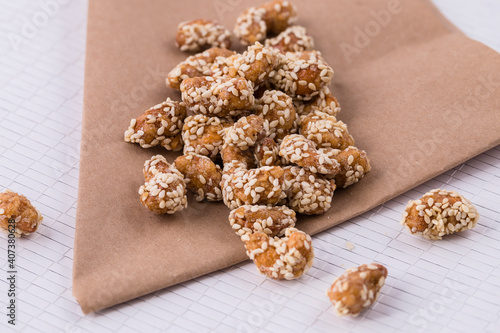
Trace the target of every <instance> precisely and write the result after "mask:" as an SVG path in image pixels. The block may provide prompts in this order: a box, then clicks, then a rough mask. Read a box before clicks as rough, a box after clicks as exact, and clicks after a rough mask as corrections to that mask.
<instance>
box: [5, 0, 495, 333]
mask: <svg viewBox="0 0 500 333" xmlns="http://www.w3.org/2000/svg"><path fill="white" fill-rule="evenodd" d="M48 2H50V1H48V0H47V1H40V2H35V1H29V0H23V1H8V0H0V6H1V10H0V26H1V30H0V33H1V35H2V36H1V39H0V190H1V189H3V188H10V189H12V190H14V191H19V192H22V193H23V194H25V195H26V196H28V197H29V198H30V199H32V201H33V202H34V204H35V205H36V206H37V207H38V208H39V209H40V210H41V211H42V212H43V214H44V216H45V220H44V223H43V225H42V227H41V228H40V229H39V232H37V233H36V234H34V235H32V236H30V237H29V238H26V239H24V238H23V239H18V242H17V253H18V257H17V265H18V275H17V277H18V285H17V288H18V292H19V294H18V322H17V325H16V329H17V330H22V331H26V332H34V331H42V332H113V331H120V332H138V331H140V332H159V331H165V330H166V331H174V332H178V331H186V332H208V331H217V332H234V331H237V330H240V331H241V332H257V331H259V332H260V331H262V332H281V331H284V330H288V331H290V332H292V331H293V332H295V331H297V332H331V331H334V330H336V329H337V330H341V331H355V332H400V331H405V332H424V331H426V332H427V331H428V332H478V331H489V332H498V331H500V319H499V318H500V241H499V240H500V207H499V205H498V203H499V202H500V147H496V148H495V149H492V150H490V151H488V152H486V153H484V154H482V155H480V156H478V157H476V158H474V159H472V160H470V161H468V162H466V163H465V164H463V165H461V166H459V167H457V168H455V169H453V170H450V171H448V172H445V173H444V174H442V175H440V176H438V177H436V178H435V179H433V180H431V181H429V182H427V183H425V184H423V185H421V186H419V187H417V188H415V189H413V190H411V191H409V192H407V193H405V194H404V195H401V196H399V197H397V198H396V199H394V200H391V201H389V202H387V203H386V204H384V205H383V206H381V207H378V208H376V209H374V210H372V211H370V212H368V213H365V214H363V215H361V216H359V217H357V218H354V219H352V220H351V221H350V222H346V223H343V224H341V225H340V226H337V227H334V228H332V229H330V230H328V231H326V232H323V233H322V234H320V235H318V236H316V237H314V246H315V251H316V259H315V262H314V266H313V268H312V269H311V270H310V271H309V272H308V274H307V275H306V276H304V277H302V278H301V279H299V280H297V281H290V282H286V283H285V282H276V281H272V280H269V279H264V278H263V277H262V276H260V275H259V274H258V273H257V272H256V269H255V267H254V266H253V264H252V263H250V262H246V263H242V264H239V265H236V266H234V267H231V268H229V269H225V270H222V271H220V272H216V273H212V274H209V275H207V276H204V277H201V278H198V279H195V280H193V281H190V282H186V283H183V284H181V285H178V286H174V287H172V288H168V289H166V290H162V291H158V292H156V293H154V294H151V295H147V296H144V297H141V298H139V299H137V300H133V301H130V302H127V303H126V304H122V305H119V306H115V307H113V308H111V309H107V310H104V311H100V312H98V313H97V314H91V315H87V316H83V315H82V312H81V310H80V308H79V306H78V304H77V303H76V301H75V299H74V298H73V296H72V293H71V270H72V260H73V250H72V247H73V237H74V223H75V207H76V196H77V185H78V160H79V143H80V125H81V111H82V91H83V63H84V50H85V29H86V26H85V25H86V11H87V8H86V6H87V4H86V2H85V1H70V2H68V1H60V3H63V2H64V4H61V5H60V6H59V8H56V7H52V13H51V15H50V16H47V20H45V21H43V20H42V19H43V17H42V16H41V14H40V12H41V11H43V8H42V6H43V4H45V3H48ZM435 3H436V4H437V5H438V6H439V8H440V9H441V10H443V11H444V13H445V14H446V15H448V16H449V18H450V19H451V20H452V21H453V22H454V23H455V24H457V25H458V26H459V27H460V28H461V29H463V30H464V31H465V32H466V33H467V34H468V35H469V36H471V37H473V38H476V39H478V40H481V41H482V42H484V43H486V44H488V45H490V46H491V47H493V48H495V49H496V50H500V38H499V31H500V26H499V24H498V22H496V17H495V13H498V12H499V11H500V4H499V3H498V2H497V1H495V0H481V1H475V2H467V1H464V0H462V1H452V0H436V1H435ZM23 18H26V19H28V20H34V19H35V20H36V19H38V20H40V21H37V22H38V23H39V27H38V28H37V29H36V30H35V32H34V33H33V34H30V35H29V36H25V35H23V30H22V29H23V24H24V19H23ZM13 33H15V34H17V35H18V36H23V42H22V44H20V45H17V49H15V48H14V47H13V44H12V42H11V40H10V39H9V38H11V37H12V36H13ZM9 34H10V35H9ZM9 36H10V37H9ZM495 111H496V110H495ZM436 187H445V188H447V189H455V190H457V191H459V192H461V193H463V194H464V195H465V196H466V197H468V198H469V199H471V201H472V202H473V203H474V204H475V205H476V206H477V207H478V209H479V213H480V214H481V219H480V221H479V224H478V226H477V227H476V228H475V229H474V230H471V231H466V232H464V233H462V234H460V235H455V236H451V237H448V238H447V239H446V240H445V241H440V242H429V241H427V240H424V239H421V238H419V237H414V236H411V235H409V234H408V233H407V232H406V231H405V230H403V228H402V227H401V226H400V225H399V223H398V222H399V219H400V216H401V212H402V211H403V209H404V206H405V204H406V202H407V201H408V200H409V199H410V198H416V197H419V196H421V195H422V194H423V193H425V192H426V191H428V190H430V189H431V188H436ZM2 239H3V240H4V241H0V247H1V251H2V252H3V253H6V241H5V236H2ZM346 242H350V243H352V244H354V249H352V250H348V249H347V247H346ZM2 257H4V258H5V255H2ZM371 261H377V262H380V263H382V264H384V265H386V266H387V267H388V270H389V277H388V279H387V282H386V286H385V287H384V288H383V290H382V294H381V297H380V299H379V301H378V302H377V303H376V304H375V305H374V306H373V307H372V308H371V309H370V310H368V311H366V312H364V313H363V314H362V315H361V316H360V317H358V318H354V319H349V318H347V319H346V318H337V317H336V316H335V315H334V314H333V310H332V308H331V306H330V304H329V302H328V299H327V298H326V296H325V292H326V289H327V288H328V287H329V285H330V284H331V282H332V281H333V279H334V278H335V277H336V276H337V275H339V274H341V273H342V272H343V271H344V270H345V269H346V268H348V267H351V266H356V265H359V264H362V263H369V262H371ZM0 265H1V267H2V279H1V280H0V295H1V296H0V299H1V304H0V306H1V308H2V309H5V304H6V301H7V296H6V290H7V289H8V288H7V283H6V281H5V279H4V278H3V277H5V276H6V274H7V273H6V270H7V268H6V265H5V263H1V264H0ZM4 311H5V310H2V313H4ZM0 322H1V324H2V326H1V328H0V330H1V331H2V332H4V331H10V330H12V328H11V327H10V326H7V324H6V318H4V316H3V315H2V316H0ZM424 325H425V326H424Z"/></svg>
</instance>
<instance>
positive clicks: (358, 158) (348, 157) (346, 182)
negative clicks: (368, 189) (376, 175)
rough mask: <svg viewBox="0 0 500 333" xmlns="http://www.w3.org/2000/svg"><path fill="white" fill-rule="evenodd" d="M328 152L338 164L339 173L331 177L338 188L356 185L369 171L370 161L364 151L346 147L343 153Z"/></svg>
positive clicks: (336, 151)
mask: <svg viewBox="0 0 500 333" xmlns="http://www.w3.org/2000/svg"><path fill="white" fill-rule="evenodd" d="M325 151H327V150H325ZM330 151H331V152H333V153H334V155H335V156H334V157H333V158H334V159H335V160H336V161H337V162H338V163H339V164H340V172H337V173H336V174H335V175H331V176H332V177H333V179H334V180H335V184H337V187H339V188H346V187H348V186H351V185H353V184H355V183H357V182H358V181H359V180H360V179H361V178H363V177H364V175H365V174H366V173H367V172H369V171H370V170H371V166H370V160H369V159H368V156H366V152H365V151H364V150H361V149H358V148H356V147H348V148H346V149H345V150H343V151H340V150H335V149H333V150H330Z"/></svg>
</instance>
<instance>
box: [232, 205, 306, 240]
mask: <svg viewBox="0 0 500 333" xmlns="http://www.w3.org/2000/svg"><path fill="white" fill-rule="evenodd" d="M295 222H297V218H296V217H295V212H294V211H293V210H291V209H289V208H288V207H286V206H276V207H268V206H252V205H245V206H241V207H239V208H236V209H234V210H232V211H231V213H229V223H230V224H231V227H232V228H233V230H234V231H235V232H236V234H237V235H238V236H243V235H248V234H252V233H254V232H263V233H265V234H266V235H268V236H270V237H274V236H283V235H284V234H285V229H286V228H293V227H294V226H295Z"/></svg>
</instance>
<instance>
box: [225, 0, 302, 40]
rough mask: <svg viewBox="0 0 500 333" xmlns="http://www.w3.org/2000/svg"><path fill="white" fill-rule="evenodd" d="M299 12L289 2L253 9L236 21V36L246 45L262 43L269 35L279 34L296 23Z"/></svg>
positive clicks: (273, 3) (271, 3)
mask: <svg viewBox="0 0 500 333" xmlns="http://www.w3.org/2000/svg"><path fill="white" fill-rule="evenodd" d="M296 15H297V10H296V9H295V7H294V6H293V5H292V4H290V3H289V2H288V1H273V2H269V3H266V4H264V5H262V6H260V7H251V8H249V9H247V10H246V11H245V12H244V13H243V14H241V15H240V16H239V17H238V19H237V20H236V25H235V27H234V34H235V36H236V37H238V38H239V39H240V41H241V43H243V44H244V45H250V44H253V43H255V42H261V41H263V40H264V39H265V38H266V37H267V34H279V33H280V32H282V31H283V30H285V29H286V28H287V27H288V26H289V25H290V24H292V23H293V22H295V19H296Z"/></svg>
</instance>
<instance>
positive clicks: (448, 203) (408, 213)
mask: <svg viewBox="0 0 500 333" xmlns="http://www.w3.org/2000/svg"><path fill="white" fill-rule="evenodd" d="M478 220H479V214H478V212H477V209H476V207H474V205H473V204H472V203H471V202H470V201H469V200H467V199H466V198H465V197H464V196H463V195H461V194H458V193H457V192H455V191H447V190H442V189H435V190H432V191H430V192H427V193H426V194H424V196H423V197H422V198H420V199H418V200H412V201H410V202H408V205H407V206H406V209H405V212H404V214H403V218H402V220H401V224H402V225H404V226H405V227H406V229H408V231H409V232H411V233H412V234H420V235H422V236H424V237H425V238H428V239H433V240H438V239H442V237H443V236H445V235H450V234H453V233H456V232H460V231H463V230H467V229H472V228H474V227H475V226H476V224H477V221H478Z"/></svg>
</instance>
